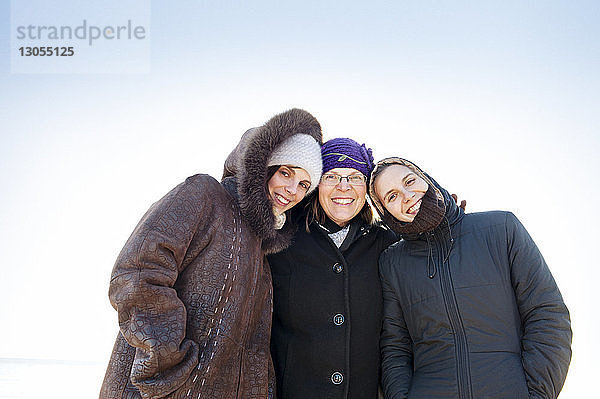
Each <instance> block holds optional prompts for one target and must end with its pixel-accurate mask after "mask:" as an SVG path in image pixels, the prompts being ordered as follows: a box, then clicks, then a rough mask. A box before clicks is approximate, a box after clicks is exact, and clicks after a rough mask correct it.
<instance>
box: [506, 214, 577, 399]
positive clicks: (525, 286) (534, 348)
mask: <svg viewBox="0 0 600 399" xmlns="http://www.w3.org/2000/svg"><path fill="white" fill-rule="evenodd" d="M506 228H507V239H508V256H509V261H510V265H511V279H512V284H513V288H514V291H515V295H516V300H517V306H518V308H519V313H520V315H521V323H522V328H523V336H522V338H521V349H522V352H521V358H522V359H521V360H522V362H523V367H524V369H525V375H526V379H527V386H528V388H529V395H530V397H531V398H556V397H557V396H558V394H559V393H560V390H561V388H562V386H563V384H564V381H565V378H566V375H567V369H568V368H569V363H570V361H571V335H572V333H571V322H570V319H569V311H568V309H567V307H566V306H565V304H564V302H563V299H562V296H561V294H560V291H559V290H558V287H557V285H556V282H555V281H554V278H553V277H552V274H551V273H550V270H549V269H548V266H547V265H546V262H545V261H544V258H543V257H542V254H541V253H540V251H539V250H538V248H537V246H536V245H535V243H534V242H533V240H532V239H531V237H530V236H529V234H528V233H527V231H526V230H525V228H524V227H523V225H522V224H521V223H520V222H519V220H518V219H517V218H516V217H515V216H514V215H513V214H512V213H507V221H506Z"/></svg>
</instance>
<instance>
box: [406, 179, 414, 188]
mask: <svg viewBox="0 0 600 399" xmlns="http://www.w3.org/2000/svg"><path fill="white" fill-rule="evenodd" d="M415 180H416V179H415V178H414V177H409V178H408V179H406V185H407V186H411V185H412V184H413V183H414V182H415Z"/></svg>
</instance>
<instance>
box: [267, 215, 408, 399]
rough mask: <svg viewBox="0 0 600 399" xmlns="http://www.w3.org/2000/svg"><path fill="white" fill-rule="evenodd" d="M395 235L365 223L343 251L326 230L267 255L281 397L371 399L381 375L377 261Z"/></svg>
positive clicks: (354, 226) (302, 235) (355, 225)
mask: <svg viewBox="0 0 600 399" xmlns="http://www.w3.org/2000/svg"><path fill="white" fill-rule="evenodd" d="M395 237H396V235H395V234H394V233H393V232H391V231H390V230H387V229H384V228H382V227H379V226H369V225H366V224H365V223H364V222H362V221H361V220H359V219H358V218H357V220H355V221H353V222H352V223H351V227H350V231H349V233H348V236H347V237H346V240H345V241H344V243H343V244H342V246H341V247H340V249H338V248H337V247H336V246H335V244H334V243H333V242H332V241H331V239H330V238H329V236H328V235H327V231H326V230H325V228H324V227H323V226H320V225H319V224H317V223H313V224H312V225H311V226H310V233H307V232H306V229H305V228H301V229H299V230H298V231H297V233H296V235H295V237H294V239H293V241H292V244H291V245H290V247H288V249H286V250H284V251H283V252H280V253H278V254H274V255H270V256H269V257H268V260H269V264H270V266H271V271H272V275H273V303H274V309H273V324H272V330H271V354H272V357H273V362H274V366H275V375H276V378H277V397H278V399H291V398H302V399H305V398H373V399H375V398H376V397H377V390H378V385H379V377H380V365H379V334H380V331H381V316H382V297H381V284H380V280H379V274H378V268H377V260H378V258H379V255H380V253H381V252H382V251H383V250H384V249H385V248H387V247H388V246H389V245H390V244H391V243H393V242H394V241H395Z"/></svg>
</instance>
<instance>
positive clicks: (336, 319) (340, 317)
mask: <svg viewBox="0 0 600 399" xmlns="http://www.w3.org/2000/svg"><path fill="white" fill-rule="evenodd" d="M333 324H335V325H336V326H341V325H342V324H344V315H343V314H341V313H338V314H336V315H335V316H333Z"/></svg>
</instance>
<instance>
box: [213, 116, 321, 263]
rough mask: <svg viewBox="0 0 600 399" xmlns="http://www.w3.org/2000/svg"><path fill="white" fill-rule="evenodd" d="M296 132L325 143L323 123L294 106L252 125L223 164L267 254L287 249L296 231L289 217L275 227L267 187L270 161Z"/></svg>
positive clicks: (226, 177)
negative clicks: (280, 227)
mask: <svg viewBox="0 0 600 399" xmlns="http://www.w3.org/2000/svg"><path fill="white" fill-rule="evenodd" d="M295 134H308V135H310V136H311V137H313V138H314V139H315V140H316V141H317V142H318V143H319V145H321V144H322V143H323V136H322V133H321V125H320V124H319V122H318V121H317V119H316V118H315V117H314V116H312V115H311V114H310V113H308V112H306V111H304V110H302V109H298V108H294V109H291V110H289V111H286V112H283V113H280V114H277V115H275V116H274V117H272V118H271V119H269V120H268V121H267V122H266V123H265V124H264V125H263V126H260V127H257V128H252V129H249V130H248V131H246V132H245V133H244V135H243V136H242V138H241V140H240V142H239V144H238V145H237V146H236V147H235V149H234V150H233V151H232V152H231V154H229V156H228V157H227V160H226V161H225V165H224V168H223V183H224V185H225V186H226V187H227V186H230V187H231V186H232V185H233V184H234V185H235V187H237V200H238V203H239V206H240V210H241V212H242V215H243V216H244V218H245V219H246V221H247V222H248V224H249V225H250V228H251V229H252V230H253V231H254V233H255V234H256V235H257V236H258V237H259V238H261V239H262V249H263V251H265V252H266V253H267V254H269V253H275V252H279V251H281V250H283V249H285V248H286V247H287V246H288V245H289V243H290V241H291V239H292V237H293V235H294V232H295V231H296V226H295V225H293V223H292V222H291V218H290V217H288V218H287V221H286V223H285V225H284V226H283V228H282V229H280V230H275V227H274V226H275V216H274V214H273V204H272V202H271V200H270V199H269V195H268V191H267V178H268V176H267V169H268V167H267V163H268V161H269V158H270V156H271V154H273V151H274V150H275V148H277V146H278V145H279V144H281V143H282V142H283V141H284V140H286V139H287V138H289V137H291V136H293V135H295Z"/></svg>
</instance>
